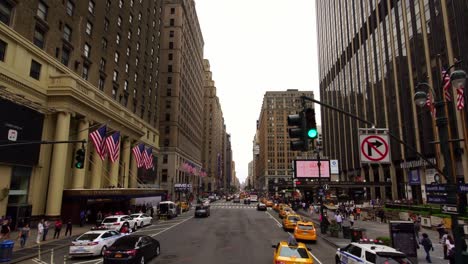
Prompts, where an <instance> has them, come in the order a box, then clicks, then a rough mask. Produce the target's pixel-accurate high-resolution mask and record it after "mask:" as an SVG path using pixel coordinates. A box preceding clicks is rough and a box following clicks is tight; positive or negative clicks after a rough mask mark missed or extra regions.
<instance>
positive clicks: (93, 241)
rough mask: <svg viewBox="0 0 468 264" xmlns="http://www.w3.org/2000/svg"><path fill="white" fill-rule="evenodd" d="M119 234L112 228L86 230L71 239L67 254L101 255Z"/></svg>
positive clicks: (77, 255) (72, 255) (74, 255)
mask: <svg viewBox="0 0 468 264" xmlns="http://www.w3.org/2000/svg"><path fill="white" fill-rule="evenodd" d="M121 236H122V234H120V233H119V232H117V231H114V230H93V231H88V232H86V233H84V234H82V235H81V236H79V237H77V238H76V239H75V240H73V241H72V244H71V246H70V250H69V252H68V254H69V255H70V256H71V257H80V256H83V257H84V256H102V255H104V251H106V249H107V248H109V247H110V246H112V244H114V242H115V240H117V239H118V238H120V237H121Z"/></svg>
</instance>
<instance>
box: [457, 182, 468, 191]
mask: <svg viewBox="0 0 468 264" xmlns="http://www.w3.org/2000/svg"><path fill="white" fill-rule="evenodd" d="M458 191H459V192H461V193H468V184H466V183H460V184H459V185H458Z"/></svg>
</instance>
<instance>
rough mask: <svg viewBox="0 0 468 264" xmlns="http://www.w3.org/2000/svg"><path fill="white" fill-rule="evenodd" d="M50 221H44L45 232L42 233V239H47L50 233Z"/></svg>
mask: <svg viewBox="0 0 468 264" xmlns="http://www.w3.org/2000/svg"><path fill="white" fill-rule="evenodd" d="M49 225H50V223H49V221H48V220H45V221H44V234H42V241H46V237H47V233H49Z"/></svg>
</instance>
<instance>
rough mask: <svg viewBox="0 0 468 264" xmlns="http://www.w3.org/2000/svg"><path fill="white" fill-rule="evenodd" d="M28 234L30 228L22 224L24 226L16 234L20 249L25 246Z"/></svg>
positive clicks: (27, 224)
mask: <svg viewBox="0 0 468 264" xmlns="http://www.w3.org/2000/svg"><path fill="white" fill-rule="evenodd" d="M30 232H31V228H29V223H26V224H24V226H23V227H22V228H21V229H20V231H19V233H18V238H19V239H20V245H21V248H24V246H25V245H26V241H27V240H28V237H29V233H30Z"/></svg>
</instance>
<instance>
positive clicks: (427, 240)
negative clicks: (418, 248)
mask: <svg viewBox="0 0 468 264" xmlns="http://www.w3.org/2000/svg"><path fill="white" fill-rule="evenodd" d="M422 237H423V238H422V240H421V245H422V246H423V248H424V251H426V260H427V263H432V261H431V255H430V254H429V252H430V251H431V250H432V251H434V247H433V246H432V241H431V239H430V238H429V236H428V235H427V234H426V233H423V234H422Z"/></svg>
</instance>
